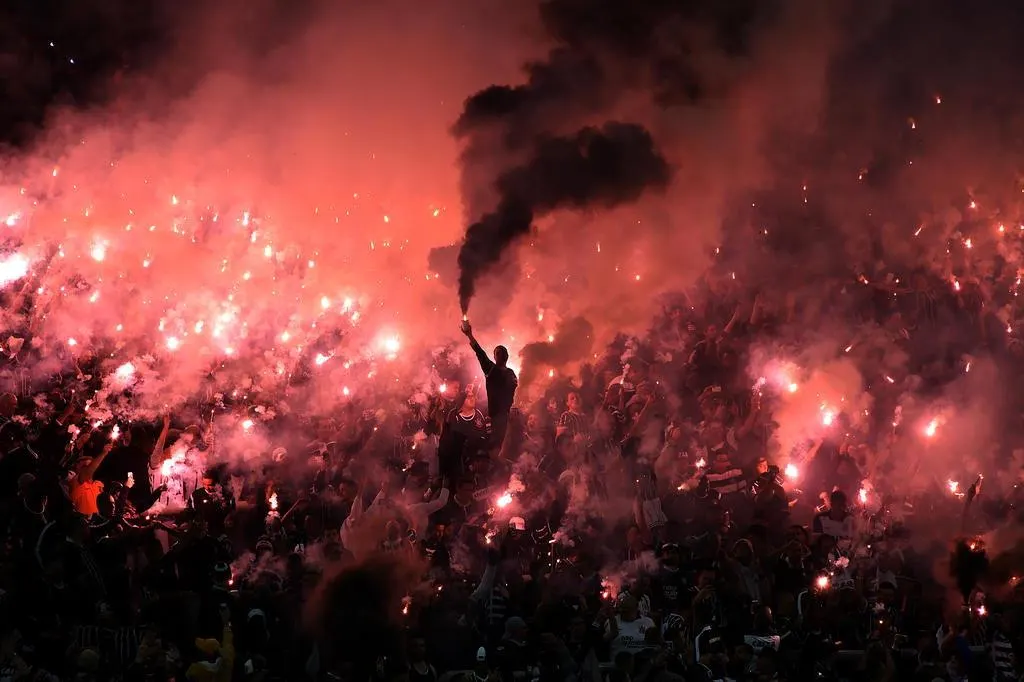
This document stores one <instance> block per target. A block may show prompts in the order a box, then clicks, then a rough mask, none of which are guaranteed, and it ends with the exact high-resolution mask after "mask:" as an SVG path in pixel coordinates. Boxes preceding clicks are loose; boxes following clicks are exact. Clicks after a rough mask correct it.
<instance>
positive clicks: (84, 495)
mask: <svg viewBox="0 0 1024 682" xmlns="http://www.w3.org/2000/svg"><path fill="white" fill-rule="evenodd" d="M70 487H71V504H73V505H75V509H76V510H78V513H79V514H85V515H86V516H91V515H93V514H98V513H99V511H100V509H99V507H98V506H97V505H96V498H97V497H99V496H100V493H101V492H103V483H101V482H100V481H72V483H71V486H70Z"/></svg>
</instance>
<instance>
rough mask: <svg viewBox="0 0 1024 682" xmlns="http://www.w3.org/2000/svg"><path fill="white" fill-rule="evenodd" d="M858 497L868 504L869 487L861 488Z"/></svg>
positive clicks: (862, 502)
mask: <svg viewBox="0 0 1024 682" xmlns="http://www.w3.org/2000/svg"><path fill="white" fill-rule="evenodd" d="M857 499H858V500H860V503H861V504H867V503H868V491H867V489H865V488H861V489H860V490H859V491H858V492H857Z"/></svg>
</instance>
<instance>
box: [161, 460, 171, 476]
mask: <svg viewBox="0 0 1024 682" xmlns="http://www.w3.org/2000/svg"><path fill="white" fill-rule="evenodd" d="M173 471H174V460H173V459H165V460H164V461H163V462H161V463H160V474H161V475H163V476H170V475H171V472H173Z"/></svg>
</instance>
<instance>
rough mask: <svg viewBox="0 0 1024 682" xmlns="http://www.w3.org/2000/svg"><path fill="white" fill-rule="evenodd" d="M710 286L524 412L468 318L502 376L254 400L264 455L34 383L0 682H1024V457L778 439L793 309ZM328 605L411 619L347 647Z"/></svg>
mask: <svg viewBox="0 0 1024 682" xmlns="http://www.w3.org/2000/svg"><path fill="white" fill-rule="evenodd" d="M708 300H709V301H711V303H709V304H708V305H707V306H705V307H704V309H701V310H697V309H695V308H693V307H691V306H689V305H685V304H679V305H674V306H669V307H668V308H666V311H665V314H664V315H663V316H661V317H660V318H659V319H658V320H656V323H655V325H654V326H653V327H652V329H651V330H650V332H649V333H648V334H647V335H645V336H644V337H642V338H635V337H631V338H626V337H623V338H620V339H618V340H616V341H615V342H614V343H613V344H611V345H610V346H609V347H608V348H607V349H606V350H605V352H604V353H603V354H600V355H599V356H595V358H594V359H593V361H592V362H589V363H586V364H584V365H583V366H582V367H581V368H580V369H579V371H578V372H574V373H573V374H572V376H567V377H565V378H563V377H562V376H561V374H559V375H557V376H556V375H555V373H554V372H552V373H551V374H552V376H551V377H550V378H549V379H548V380H547V381H545V382H544V385H543V386H542V387H539V388H538V387H537V386H531V387H528V388H529V390H532V391H534V392H535V393H537V394H541V395H540V397H539V399H537V400H535V401H533V402H532V403H530V404H528V405H527V404H526V400H525V398H524V395H525V391H526V390H527V387H520V388H519V391H520V393H521V395H519V397H518V399H517V400H516V402H515V404H516V405H518V407H513V400H512V396H513V395H515V393H516V390H517V386H516V376H515V373H514V372H513V371H512V370H511V369H509V368H508V367H507V365H506V363H507V360H508V352H507V351H504V352H502V351H503V349H501V350H499V351H497V352H496V353H495V354H494V357H493V359H492V357H491V355H490V354H489V353H488V352H487V351H485V350H484V349H482V348H480V346H479V344H477V343H476V341H475V339H474V338H473V336H472V330H471V329H470V328H469V326H468V325H466V326H465V328H464V331H466V333H467V335H468V336H469V337H470V339H471V342H472V344H473V347H474V350H475V351H476V355H477V357H478V359H479V360H480V368H477V367H476V366H475V365H473V366H471V365H468V364H467V365H463V366H460V365H458V364H456V363H454V362H453V363H452V364H451V365H450V366H447V367H444V368H442V369H441V371H442V374H443V375H444V377H445V383H444V385H443V386H442V387H441V389H440V390H438V391H436V392H435V394H434V395H432V396H429V397H428V398H427V399H426V400H421V401H409V402H408V403H405V404H403V405H400V406H398V407H394V406H387V409H385V406H382V405H374V404H359V406H358V407H354V406H353V405H354V404H358V401H356V400H353V401H351V402H350V403H347V404H346V405H344V406H340V407H339V408H338V410H337V411H336V412H335V413H333V414H330V415H326V416H324V415H318V416H316V417H309V418H306V417H302V416H295V415H282V416H279V417H275V418H273V419H264V420H263V421H262V422H261V423H260V427H261V428H265V429H266V430H267V432H268V433H269V434H270V440H271V441H273V439H274V435H275V434H277V433H280V434H288V436H287V439H286V438H285V437H284V435H282V443H283V444H282V445H281V446H275V447H274V448H273V449H270V450H269V451H266V452H258V453H254V454H252V456H247V457H242V458H240V457H232V458H226V457H223V456H219V448H220V444H219V442H218V437H217V434H216V432H215V431H216V430H215V429H214V428H212V427H211V425H210V424H211V423H210V422H206V421H203V420H199V419H196V420H195V423H190V420H189V419H188V418H186V417H184V416H183V417H180V418H179V417H178V416H176V415H170V416H168V417H167V418H166V419H164V420H163V423H162V424H159V423H158V424H156V425H152V424H145V423H135V424H129V425H124V426H120V427H117V428H118V430H117V431H114V430H112V428H111V426H110V425H109V424H107V425H102V424H91V423H88V421H86V420H85V418H84V416H83V415H84V410H85V409H86V407H87V406H86V405H84V404H83V401H82V400H81V399H80V398H76V397H75V396H81V395H86V394H87V392H86V391H81V390H79V391H77V392H75V391H72V390H71V389H70V388H69V386H71V385H72V382H59V383H55V384H54V386H53V387H51V388H50V389H49V390H47V391H46V392H45V402H46V404H47V405H48V406H49V408H50V409H49V411H48V412H47V416H46V418H45V419H41V418H39V406H40V404H41V400H40V397H39V395H36V394H33V393H31V392H23V391H18V390H16V387H13V386H12V390H11V392H9V393H6V394H4V395H3V396H2V397H0V414H2V415H3V421H4V423H3V426H2V427H0V441H2V454H3V457H2V459H0V485H2V489H3V496H2V499H0V521H2V526H0V527H2V528H3V529H4V533H5V544H4V547H3V553H2V556H0V576H2V577H0V627H2V651H0V682H8V681H9V680H19V681H20V680H26V681H27V680H82V681H85V680H97V681H99V680H139V681H142V680H146V681H157V682H168V681H170V680H200V681H204V680H211V681H212V680H218V681H226V680H288V681H297V680H303V679H308V680H345V681H346V682H367V681H369V680H379V681H381V682H384V681H387V682H437V681H439V680H449V681H450V680H453V679H456V678H458V680H460V681H462V680H465V682H498V680H503V681H505V682H533V681H539V682H603V681H606V682H670V681H672V680H686V681H687V682H696V681H710V680H727V679H728V680H751V681H754V680H756V681H758V682H761V681H770V680H810V679H835V680H857V681H861V680H862V681H864V682H868V681H870V682H876V681H883V680H915V681H916V680H921V681H923V682H931V681H932V680H950V681H954V680H995V681H999V682H1003V681H1007V680H1019V679H1021V673H1022V671H1024V662H1022V661H1021V660H1020V659H1019V656H1020V653H1021V651H1022V649H1021V646H1022V642H1021V636H1022V635H1024V627H1022V623H1024V621H1022V620H1021V618H1020V616H1021V605H1022V603H1024V602H1022V600H1021V596H1022V594H1021V592H1019V591H1018V590H1017V582H1018V579H1017V577H1016V575H1015V574H1014V573H1013V570H1014V566H1012V565H1011V566H1009V567H1006V566H997V565H996V564H997V562H996V561H995V560H992V561H990V560H989V558H988V557H987V555H986V553H985V548H984V544H983V541H982V540H981V539H980V538H979V536H980V535H981V534H982V533H983V532H984V531H986V530H989V529H991V528H993V527H996V526H999V525H1004V524H1012V523H1014V522H1015V521H1016V520H1017V509H1018V493H1017V491H1018V489H1019V487H1020V486H1019V481H1018V480H1016V479H1013V478H1012V477H1011V480H1007V481H1003V482H1002V483H1001V484H1000V485H998V486H995V487H996V491H997V492H996V493H993V494H992V495H991V496H990V495H989V493H988V491H987V489H986V492H985V493H984V494H983V493H982V492H981V490H982V486H981V480H980V479H979V480H978V481H976V482H975V484H973V485H970V486H968V485H965V486H964V490H963V491H958V494H956V495H951V494H949V491H948V490H945V489H944V488H943V486H942V484H941V483H937V484H936V486H935V487H934V488H933V489H929V490H928V491H927V492H926V493H922V494H915V495H909V494H907V493H905V492H903V485H902V483H901V482H900V481H897V480H887V478H886V475H887V470H886V468H885V465H884V462H885V461H887V458H885V457H880V456H879V453H880V452H882V451H883V450H885V449H886V448H888V447H890V446H891V440H887V433H888V430H887V429H880V430H878V432H877V433H858V432H855V431H852V430H850V429H848V428H845V426H844V424H843V423H842V417H841V415H838V416H837V427H836V428H835V429H831V430H822V433H821V436H820V438H814V439H808V440H807V442H806V443H804V444H802V445H801V446H799V448H798V449H799V452H797V453H795V454H794V453H790V452H781V451H780V450H779V446H778V439H777V438H776V437H775V434H776V431H777V428H778V424H776V423H775V422H774V420H773V406H774V405H775V402H774V401H775V398H774V397H773V396H772V395H771V391H769V390H767V389H764V388H762V387H759V386H756V385H755V381H754V380H756V377H754V378H752V377H750V376H749V375H748V373H747V364H748V363H747V361H748V353H749V349H750V347H751V344H752V343H753V342H754V341H755V340H757V339H764V338H767V337H771V336H772V335H773V334H779V333H780V332H779V330H780V329H781V328H783V327H784V326H785V325H786V324H787V319H788V316H789V315H791V314H793V311H792V310H787V308H786V305H785V303H784V302H780V303H779V304H777V305H775V306H774V307H773V305H772V304H769V303H767V302H765V301H763V300H762V299H761V298H760V297H759V298H758V299H757V300H755V301H753V302H750V301H747V302H743V301H737V300H736V299H735V298H730V297H729V296H727V295H724V294H720V293H719V294H718V298H716V297H715V296H710V295H709V296H708ZM887 305H888V304H887ZM878 314H879V315H881V316H882V317H883V318H884V319H889V317H890V316H891V315H892V314H893V313H892V311H891V310H888V309H886V310H883V311H881V312H879V313H878ZM922 324H923V323H922ZM893 334H894V337H898V336H899V330H898V329H897V330H895V331H894V332H893ZM1007 352H1009V351H1007ZM1007 357H1010V355H1007ZM1011 360H1012V358H1011ZM935 362H936V360H935V359H934V358H930V359H928V363H930V364H929V365H928V366H929V368H930V369H929V372H930V374H929V379H928V380H929V381H932V382H936V381H941V372H942V371H943V370H942V367H941V366H940V367H939V368H938V369H936V367H935V364H934V363H935ZM939 364H940V365H941V362H940V363H939ZM950 367H952V363H950ZM14 369H16V368H14V367H10V366H9V367H8V368H7V370H5V371H7V372H8V374H7V375H5V376H6V377H7V378H8V379H9V376H10V373H11V372H12V371H13V370H14ZM949 371H954V370H952V369H949ZM956 371H959V370H956ZM922 373H923V372H922ZM482 375H483V376H482ZM865 375H866V376H870V371H869V370H868V369H865ZM80 377H81V375H79V378H80ZM869 384H870V381H869ZM478 386H479V388H478ZM752 386H754V388H752ZM296 433H300V434H303V437H302V438H296V437H295V434H296ZM285 440H287V443H284V441H285ZM889 459H891V458H889ZM790 461H799V471H793V472H790V471H788V470H787V467H786V466H785V463H786V462H790ZM879 462H883V464H879ZM943 478H944V476H943ZM988 485H989V483H986V486H988ZM993 485H994V484H993ZM380 562H384V563H386V564H393V565H399V566H404V567H408V570H409V571H410V572H411V574H412V575H414V576H415V579H414V580H411V581H406V582H405V583H402V584H394V585H391V586H390V589H392V590H394V591H395V594H394V595H393V596H395V599H394V600H389V599H381V600H378V601H377V602H374V603H369V604H368V603H363V602H362V601H358V600H354V601H353V602H352V603H351V604H348V603H346V602H341V603H334V602H330V601H329V600H327V599H326V598H324V597H323V595H324V594H326V592H325V591H324V589H323V588H324V582H325V581H327V580H330V579H333V578H334V577H337V576H339V575H345V574H346V572H348V573H352V572H357V571H360V570H365V567H366V566H376V565H381V563H380ZM361 567H362V568H361ZM937 567H941V568H937ZM1017 568H1019V569H1020V575H1024V567H1017ZM367 580H368V581H369V580H372V576H370V577H368V578H367ZM357 601H358V603H357ZM392 601H393V602H394V603H392ZM324 609H329V610H330V611H332V614H331V616H332V617H333V618H335V619H341V620H342V621H344V622H346V623H347V626H346V629H345V630H344V631H345V632H346V633H347V632H349V630H348V628H352V631H353V632H356V633H358V630H359V628H360V626H361V625H362V624H363V623H365V624H366V627H367V629H368V631H369V629H370V628H371V625H374V624H377V623H379V622H384V623H387V624H388V627H389V628H390V629H385V630H384V631H383V632H386V633H388V634H387V635H386V637H385V636H380V637H375V638H367V641H364V638H361V637H360V638H357V637H356V636H355V635H351V636H350V635H345V637H347V638H348V639H349V640H350V641H349V642H348V645H346V642H345V641H344V639H345V638H339V637H332V634H331V632H324V630H323V628H322V627H319V626H318V625H317V623H322V622H324V615H323V614H322V613H320V611H322V610H324ZM374 632H376V630H374ZM335 634H337V633H335ZM339 640H340V641H339ZM385 640H386V641H385ZM356 641H358V642H359V646H354V643H355V642H356ZM367 642H368V643H367Z"/></svg>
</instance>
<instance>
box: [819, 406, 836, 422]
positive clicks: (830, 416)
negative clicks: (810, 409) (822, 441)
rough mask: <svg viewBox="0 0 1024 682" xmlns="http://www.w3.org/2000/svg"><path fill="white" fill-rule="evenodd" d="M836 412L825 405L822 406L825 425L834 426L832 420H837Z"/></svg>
mask: <svg viewBox="0 0 1024 682" xmlns="http://www.w3.org/2000/svg"><path fill="white" fill-rule="evenodd" d="M835 418H836V413H835V412H833V411H832V410H830V409H828V408H827V407H825V406H824V405H822V407H821V423H822V425H823V426H832V422H834V421H835Z"/></svg>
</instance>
